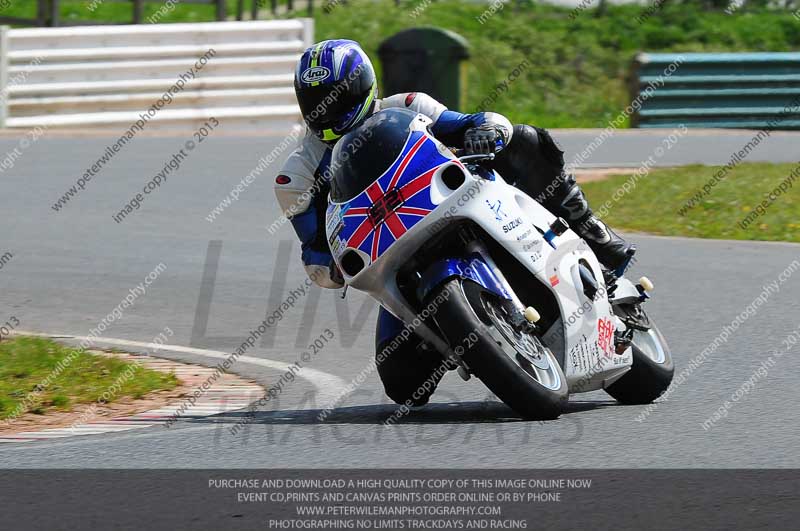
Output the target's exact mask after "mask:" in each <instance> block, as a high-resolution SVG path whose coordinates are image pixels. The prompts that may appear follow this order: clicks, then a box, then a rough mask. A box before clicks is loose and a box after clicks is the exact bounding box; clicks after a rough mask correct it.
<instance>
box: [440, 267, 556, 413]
mask: <svg viewBox="0 0 800 531" xmlns="http://www.w3.org/2000/svg"><path fill="white" fill-rule="evenodd" d="M443 289H444V290H449V291H450V293H451V295H450V296H449V297H447V298H446V301H445V302H444V303H442V304H441V305H440V306H439V308H438V310H437V312H436V317H435V319H436V323H437V325H438V326H439V328H440V329H441V331H442V333H443V335H444V336H445V338H446V339H447V341H448V342H449V343H450V346H451V348H453V350H454V351H455V352H456V354H461V355H462V356H463V360H464V362H466V364H467V365H468V366H469V368H470V370H471V372H472V373H474V374H475V375H476V376H477V377H478V378H479V379H480V380H481V381H482V382H483V383H484V384H486V386H487V387H488V388H489V389H490V390H491V391H492V392H493V393H494V394H495V395H497V397H498V398H500V400H502V401H503V402H504V403H505V404H506V405H508V406H509V407H511V408H512V409H513V410H514V411H516V412H517V413H519V414H520V415H522V416H523V417H525V418H527V419H542V420H544V419H554V418H557V417H558V416H559V415H560V414H561V410H562V408H563V406H564V405H565V403H566V402H567V398H568V387H567V380H566V378H565V377H564V373H563V371H562V369H561V366H560V365H559V364H558V361H557V360H556V357H555V356H554V355H553V353H552V352H551V351H550V349H548V348H547V347H545V346H544V345H543V344H542V342H541V340H540V339H539V338H538V337H537V336H535V335H533V334H532V333H530V331H528V330H526V329H525V326H524V325H522V326H521V325H520V324H519V323H520V320H521V316H520V315H517V314H518V312H517V311H516V309H515V308H514V307H513V306H512V305H511V303H510V302H508V301H505V300H503V299H500V298H499V297H497V296H496V295H494V294H493V293H491V292H489V291H487V290H485V289H484V288H483V287H482V286H480V285H478V284H475V283H474V282H471V281H463V280H461V279H455V280H451V281H450V282H448V283H446V284H445V285H444V287H443Z"/></svg>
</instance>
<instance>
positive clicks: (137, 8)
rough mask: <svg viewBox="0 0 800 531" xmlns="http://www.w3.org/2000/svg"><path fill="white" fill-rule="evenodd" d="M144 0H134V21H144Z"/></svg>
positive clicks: (138, 22) (139, 22) (136, 22)
mask: <svg viewBox="0 0 800 531" xmlns="http://www.w3.org/2000/svg"><path fill="white" fill-rule="evenodd" d="M142 7H144V6H143V5H142V0H133V23H134V24H141V23H142Z"/></svg>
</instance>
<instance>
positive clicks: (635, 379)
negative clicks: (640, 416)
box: [606, 305, 675, 404]
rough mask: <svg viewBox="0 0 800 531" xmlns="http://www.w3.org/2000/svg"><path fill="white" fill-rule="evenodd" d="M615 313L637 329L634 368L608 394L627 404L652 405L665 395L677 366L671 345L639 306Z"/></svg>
mask: <svg viewBox="0 0 800 531" xmlns="http://www.w3.org/2000/svg"><path fill="white" fill-rule="evenodd" d="M614 311H615V313H617V315H618V316H619V317H620V319H622V320H623V321H626V322H628V323H630V325H629V326H631V327H632V329H633V337H632V338H631V348H632V349H633V366H632V367H631V370H630V371H628V372H627V373H625V374H624V375H623V376H622V378H620V379H619V380H617V381H616V382H614V383H613V384H611V385H610V386H608V387H607V388H606V392H607V393H608V394H610V395H611V396H612V397H614V398H616V399H617V401H619V402H621V403H623V404H649V403H650V402H653V401H654V400H655V399H656V398H658V397H659V396H661V395H662V394H664V391H666V390H667V388H668V387H669V384H670V383H672V376H673V375H674V374H675V366H674V364H673V363H672V354H671V353H670V351H669V347H668V346H667V342H666V340H665V339H664V336H662V335H661V332H660V331H659V330H658V327H657V326H656V325H655V323H653V322H652V321H651V320H650V318H649V317H648V316H647V314H646V313H645V312H644V310H642V309H641V307H640V306H639V305H635V306H631V307H621V308H615V310H614Z"/></svg>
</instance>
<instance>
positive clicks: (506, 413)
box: [189, 401, 617, 426]
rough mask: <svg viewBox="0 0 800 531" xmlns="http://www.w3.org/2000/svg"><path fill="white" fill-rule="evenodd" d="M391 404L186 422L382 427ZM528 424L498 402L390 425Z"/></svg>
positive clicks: (443, 407) (440, 409)
mask: <svg viewBox="0 0 800 531" xmlns="http://www.w3.org/2000/svg"><path fill="white" fill-rule="evenodd" d="M616 405H617V403H616V402H613V401H605V402H570V403H568V404H567V406H566V407H565V408H564V413H563V415H562V417H563V416H566V415H570V414H573V413H580V412H583V411H592V410H595V409H603V408H606V407H609V406H616ZM398 408H399V406H397V405H394V404H375V405H364V406H348V407H339V408H335V409H333V410H331V411H330V412H329V413H328V415H327V416H326V417H324V419H321V418H320V416H321V415H322V414H323V411H324V410H322V409H296V410H293V409H285V410H275V411H264V410H257V411H253V412H250V411H247V410H240V411H233V412H228V413H220V414H219V415H214V416H211V417H203V418H198V419H192V420H189V422H191V423H223V424H228V423H230V424H238V423H246V424H256V425H258V424H276V425H292V424H299V425H303V424H367V425H369V424H373V425H377V424H383V423H384V422H386V420H388V419H389V418H391V417H392V416H393V415H394V414H395V412H397V410H398ZM515 422H521V423H524V422H529V421H526V420H525V419H523V418H521V417H520V416H519V415H517V414H516V413H515V412H514V411H513V410H511V408H509V407H508V406H506V405H505V404H503V403H502V402H486V401H482V402H436V403H431V404H428V405H426V406H423V407H421V408H417V409H414V410H411V411H409V412H408V414H406V415H404V416H401V417H399V418H398V419H396V420H395V422H393V424H394V425H397V426H400V425H404V424H469V423H515Z"/></svg>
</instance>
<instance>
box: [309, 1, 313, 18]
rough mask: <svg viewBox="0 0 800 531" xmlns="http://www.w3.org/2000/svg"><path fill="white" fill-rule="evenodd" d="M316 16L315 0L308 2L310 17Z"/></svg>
mask: <svg viewBox="0 0 800 531" xmlns="http://www.w3.org/2000/svg"><path fill="white" fill-rule="evenodd" d="M313 14H314V0H308V16H309V17H310V16H312V15H313Z"/></svg>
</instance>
